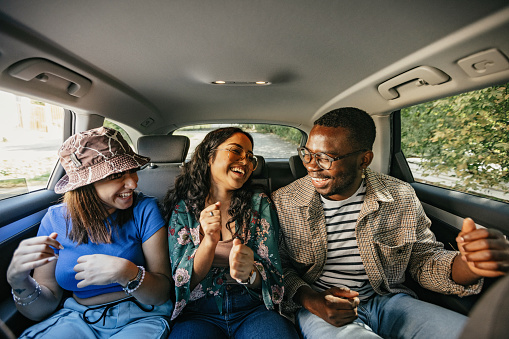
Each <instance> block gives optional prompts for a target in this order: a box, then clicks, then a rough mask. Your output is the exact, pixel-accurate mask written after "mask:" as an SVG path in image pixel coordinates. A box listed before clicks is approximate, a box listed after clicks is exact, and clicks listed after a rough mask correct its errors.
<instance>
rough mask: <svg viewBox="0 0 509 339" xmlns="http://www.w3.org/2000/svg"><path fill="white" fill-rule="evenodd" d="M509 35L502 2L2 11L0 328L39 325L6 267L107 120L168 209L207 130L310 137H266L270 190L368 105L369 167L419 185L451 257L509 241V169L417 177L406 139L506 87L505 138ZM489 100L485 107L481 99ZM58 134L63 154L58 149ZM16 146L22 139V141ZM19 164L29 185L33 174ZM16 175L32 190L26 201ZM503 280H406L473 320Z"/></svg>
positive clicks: (137, 5)
mask: <svg viewBox="0 0 509 339" xmlns="http://www.w3.org/2000/svg"><path fill="white" fill-rule="evenodd" d="M508 37H509V5H508V3H507V1H503V0H487V1H482V2H481V1H472V0H450V1H436V0H431V1H430V0H427V1H412V2H408V1H400V0H396V1H389V2H387V1H385V2H382V1H362V2H361V1H350V0H347V1H345V0H341V1H302V0H292V1H289V0H280V1H269V0H262V1H244V0H240V1H232V0H219V1H213V2H206V1H196V0H187V1H180V0H177V1H160V0H148V1H131V0H129V1H120V0H111V1H98V0H89V1H68V2H62V1H56V0H48V1H34V0H27V1H12V0H3V1H1V2H0V91H2V94H1V95H0V103H1V104H0V116H1V117H2V121H4V126H3V127H0V134H1V135H0V141H1V140H3V142H0V163H1V168H0V251H1V253H2V256H1V259H0V269H1V271H2V274H1V275H0V319H1V320H2V322H3V323H4V324H5V325H6V327H7V329H8V331H12V333H13V334H14V335H15V336H18V335H19V334H20V333H21V332H22V331H23V329H25V328H27V327H28V326H29V325H31V324H32V323H33V322H32V321H30V320H28V319H27V318H25V317H23V316H22V315H21V314H20V313H19V312H17V311H16V308H15V306H14V303H13V300H12V295H11V288H10V286H9V284H8V283H7V281H6V277H5V276H6V274H5V272H6V271H7V267H8V265H9V263H10V260H11V258H12V253H13V252H14V250H15V249H16V247H17V246H18V244H19V242H20V241H21V240H23V239H26V238H28V237H32V236H35V235H36V233H37V229H38V225H39V223H40V220H41V219H42V217H43V216H44V214H45V212H46V211H47V209H48V207H49V206H51V205H53V204H56V203H58V202H59V199H60V198H61V196H60V195H59V194H56V193H55V192H54V187H55V184H56V182H57V181H58V180H59V179H60V178H61V177H62V176H63V175H64V170H63V169H62V167H61V166H60V165H59V164H58V156H57V150H58V147H59V145H60V144H61V143H62V142H63V140H65V139H66V138H67V137H69V136H70V135H72V134H74V133H76V132H80V131H85V130H88V129H91V128H95V127H99V126H103V125H106V124H110V125H112V126H115V128H118V129H119V130H122V133H125V135H126V136H127V137H128V139H129V141H130V142H131V144H132V147H133V148H134V149H135V151H136V152H138V153H139V154H142V155H145V156H149V157H150V158H151V162H150V163H149V164H148V165H147V166H146V167H145V168H143V169H142V170H140V171H139V172H138V176H139V183H138V189H139V190H140V191H142V192H144V193H145V194H148V195H153V196H155V197H157V198H158V199H159V201H160V202H161V201H162V199H163V198H164V196H165V194H166V191H167V190H168V189H169V188H171V187H172V186H173V181H174V178H175V177H176V176H177V175H178V174H179V173H180V170H181V167H182V164H183V163H185V162H186V161H188V160H189V157H190V155H191V154H192V151H193V149H194V146H195V144H196V142H199V140H198V141H196V140H195V139H193V138H194V137H193V136H194V135H198V134H199V133H198V132H196V133H195V129H194V128H196V129H197V128H198V127H197V126H208V128H209V129H213V128H215V127H217V126H223V125H240V126H242V127H243V128H246V126H252V129H253V130H258V129H259V127H258V126H262V125H265V124H268V125H270V126H278V127H279V126H281V127H284V128H290V129H292V130H294V131H296V133H297V135H298V141H297V142H296V144H292V145H291V147H290V149H291V151H288V152H287V151H284V149H285V148H283V146H282V145H283V144H281V145H279V144H275V143H272V141H271V142H269V143H268V144H267V145H266V144H263V143H258V141H257V140H258V139H256V138H255V143H254V154H255V155H256V156H257V158H258V164H259V165H258V167H257V169H256V171H255V172H254V173H253V174H252V176H253V179H254V181H255V182H256V183H259V184H262V185H264V186H265V188H266V189H267V190H268V192H269V193H270V192H274V191H275V190H277V189H278V188H280V187H283V186H285V185H287V184H289V183H291V182H292V181H294V180H295V179H298V178H301V177H303V176H305V175H306V174H307V172H306V169H305V168H304V166H303V164H302V161H301V160H300V158H299V156H298V155H297V150H296V149H297V147H298V146H303V145H305V143H306V140H307V134H308V133H309V131H310V130H311V128H312V127H313V122H314V121H315V120H316V119H317V118H319V117H321V116H322V115H323V114H325V113H327V112H329V111H330V110H332V109H336V108H340V107H357V108H360V109H363V110H365V111H366V112H368V113H369V114H370V115H371V116H372V117H373V119H374V121H375V124H376V128H377V137H376V140H375V144H374V148H373V152H374V154H375V156H374V160H373V163H372V164H371V166H370V168H371V169H373V170H374V171H378V172H381V173H385V174H389V175H391V176H394V177H396V178H398V179H401V180H403V181H405V182H408V183H410V184H411V185H412V187H413V188H414V189H415V191H416V193H417V196H418V198H419V199H420V201H421V203H422V205H423V207H424V210H425V212H426V214H427V216H428V217H429V218H430V219H431V221H432V231H433V232H434V233H435V235H436V237H437V239H438V240H440V241H441V242H443V243H444V245H445V247H446V248H448V249H455V246H456V245H455V244H456V241H455V238H456V236H457V234H458V232H459V231H460V229H461V225H462V220H463V218H465V217H471V218H473V219H474V221H475V222H476V224H477V225H478V226H479V227H488V228H495V229H497V230H500V231H501V232H503V233H504V234H505V235H509V189H508V187H509V186H508V185H509V174H507V173H508V171H509V170H508V168H509V167H508V166H509V165H508V164H507V162H506V163H501V162H500V163H498V164H497V166H493V168H494V170H493V171H495V169H496V170H499V169H500V171H501V173H503V176H499V177H498V178H495V179H493V180H492V181H490V183H491V186H489V187H487V186H485V187H484V188H483V189H479V190H473V191H468V190H465V189H459V188H458V185H457V184H454V185H452V186H449V187H446V186H444V185H443V184H434V182H433V180H432V179H431V177H426V176H424V177H422V176H421V175H420V174H418V173H417V172H416V171H415V168H414V167H413V164H414V163H415V160H414V158H415V157H414V156H410V153H409V151H407V149H406V148H405V147H406V145H407V142H406V141H405V140H407V139H405V138H407V137H408V135H409V134H410V135H411V134H415V135H417V134H418V131H419V130H420V129H421V128H425V125H426V124H427V122H426V123H425V122H424V120H422V122H421V123H417V124H416V125H415V126H414V127H413V129H410V130H404V128H402V126H405V122H406V120H405V117H406V116H407V115H406V114H407V113H406V112H412V108H413V107H417V106H418V105H425V104H428V103H432V102H436V100H442V99H445V98H451V97H452V98H460V96H461V95H464V94H465V93H471V92H473V91H482V90H485V89H488V88H497V89H498V90H505V92H504V93H506V94H504V95H505V96H504V95H502V96H501V97H497V99H496V100H495V99H494V100H495V101H496V103H497V104H500V105H505V107H506V111H505V112H506V113H505V114H506V115H505V120H504V119H501V120H500V121H499V125H500V124H501V125H502V127H503V128H505V131H506V132H505V133H506V134H507V128H508V127H507V126H508V124H509V106H508V104H507V102H509V95H508V94H507V93H508V92H507V89H506V87H507V86H506V85H505V84H508V83H509V38H508ZM504 86H505V87H504ZM476 93H477V92H476ZM479 93H484V92H479ZM475 95H477V97H476V98H477V102H479V101H480V100H481V99H482V98H481V99H479V95H481V94H475ZM4 97H5V98H12V103H13V104H12V105H11V104H7V103H6V102H7V101H2V100H3V98H4ZM22 98H28V99H22ZM6 100H7V99H6ZM9 100H11V99H9ZM455 100H457V101H458V100H459V99H455ZM9 102H11V101H9ZM26 102H30V103H31V104H36V105H38V107H43V106H44V105H45V104H47V105H48V106H47V107H49V105H51V106H52V107H53V106H55V107H58V108H59V109H60V110H61V111H59V112H61V113H58V114H60V115H58V114H57V113H55V112H56V111H53V109H52V110H51V112H50V110H49V108H48V110H47V111H44V112H46V113H30V114H32V115H30V116H27V115H22V114H21V113H19V114H18V113H16V114H18V115H16V117H15V118H13V116H14V113H12V112H14V110H13V107H23V106H24V105H25V103H26ZM471 102H474V101H471ZM462 105H463V104H462ZM44 107H46V106H44ZM419 107H421V106H419ZM427 107H428V106H427ZM483 109H485V108H483ZM16 112H17V111H16ZM40 112H43V109H42V108H41V109H40ZM465 112H466V113H462V112H459V111H457V110H450V111H449V112H448V116H449V117H450V118H451V119H452V120H454V121H460V122H461V121H463V119H468V118H469V117H468V114H469V113H468V112H471V110H468V109H467V108H465ZM460 113H461V114H460ZM23 114H24V113H23ZM36 114H39V115H38V116H45V117H52V118H54V117H55V116H57V115H58V116H59V117H60V118H59V119H60V120H59V121H61V122H59V123H58V124H57V123H54V124H49V123H48V122H45V124H47V126H46V125H44V126H42V123H41V122H40V121H41V119H40V118H34V117H36ZM37 119H39V120H37ZM48 119H49V118H48ZM423 119H424V118H423ZM47 121H49V120H47ZM11 122H13V124H12V125H11ZM21 122H23V126H24V127H23V128H25V129H27V130H30V129H31V130H35V129H37V132H38V133H39V134H37V135H39V136H40V139H30V138H23V137H22V136H24V135H25V134H22V133H21V132H17V131H18V130H17V129H15V128H19V126H21ZM13 126H14V127H15V128H14V127H13ZM437 128H438V130H440V128H441V127H440V126H438V127H437ZM274 130H276V128H274ZM444 130H445V128H444V129H442V130H441V131H442V132H444ZM181 131H183V132H181ZM49 132H52V133H54V134H53V135H54V136H55V140H56V142H55V143H54V146H47V145H46V143H45V142H46V141H47V140H49V138H50V137H46V134H44V133H49ZM23 133H24V132H23ZM186 133H187V134H186ZM274 133H276V132H274ZM444 133H445V132H444ZM458 134H467V136H468V133H467V132H458ZM27 135H28V134H27ZM48 135H49V134H48ZM52 138H53V137H52ZM430 138H431V137H430ZM15 139H16V140H18V139H19V140H20V141H19V143H18V144H15V145H11V144H10V143H9V142H10V141H11V140H15ZM52 140H53V139H52ZM271 140H272V139H271ZM402 140H403V141H402ZM498 141H499V143H500V144H503V145H502V146H503V147H505V151H500V152H498V151H497V152H498V153H497V154H498V155H499V156H500V158H499V159H505V158H508V157H507V152H508V151H509V146H507V145H509V143H506V142H507V141H504V140H498ZM257 145H263V147H262V146H258V148H257ZM504 145H505V146H504ZM502 146H500V147H502ZM438 147H441V149H442V150H449V149H451V148H454V146H450V145H448V144H447V143H443V144H441V145H439V146H438ZM503 147H502V148H501V149H503ZM274 150H279V151H280V153H282V155H274V154H275V153H272V151H274ZM22 151H27V152H26V153H22ZM28 151H30V152H28ZM42 152H48V154H49V155H48V157H49V158H50V165H49V169H48V170H47V173H46V174H44V173H42V172H41V173H36V172H37V171H38V170H39V167H38V166H39V160H38V159H39V158H38V157H39V155H40V154H42ZM430 152H431V151H429V152H428V153H430ZM472 152H473V151H472ZM504 152H505V153H504ZM424 153H426V152H424ZM474 153H475V152H474ZM14 155H16V157H14ZM18 155H19V158H20V161H21V162H20V164H23V168H25V167H26V172H27V173H28V174H25V175H24V174H19V173H21V172H19V171H20V170H21V167H22V165H18V164H17V163H15V162H14V160H13V159H15V158H16V159H18ZM478 155H479V158H482V157H484V156H485V154H478ZM51 157H52V158H51ZM419 161H420V160H419ZM492 162H493V163H495V161H492ZM11 163H12V166H11ZM454 168H459V167H454ZM451 171H452V172H454V170H451ZM18 172H19V173H18ZM32 172H33V173H32ZM14 173H16V174H14ZM39 174H41V175H42V174H44V175H45V177H44V178H45V180H44V183H43V184H42V185H41V186H39V187H37V188H32V187H31V186H30V184H27V183H26V180H28V177H29V176H35V175H39ZM437 176H438V175H437ZM452 176H453V177H457V176H459V175H458V174H457V172H456V175H454V174H453V175H452ZM14 179H16V180H18V179H19V180H18V181H17V182H21V183H22V184H16V185H18V186H16V187H17V188H16V189H17V190H14V188H13V185H12V180H14ZM437 180H438V179H437ZM2 183H5V184H4V185H2ZM8 184H9V185H10V186H9V185H8ZM495 186H496V187H495ZM500 187H501V188H500ZM495 188H496V189H495ZM495 190H496V192H497V193H496V195H495V194H494V193H493V192H495ZM4 192H7V193H5V195H4ZM9 192H11V193H9ZM12 192H15V193H12ZM479 192H481V193H479ZM495 281H496V279H486V282H485V286H484V288H483V292H482V293H481V294H480V295H476V296H471V297H463V298H460V297H456V296H446V295H442V294H439V293H435V292H431V291H427V290H424V289H423V288H421V287H420V286H419V285H418V284H417V283H415V282H414V281H412V279H411V278H410V277H408V279H407V281H406V283H407V284H408V285H409V286H411V288H412V289H413V290H414V291H416V292H417V293H418V295H419V297H420V298H422V299H423V300H427V301H430V302H433V303H436V304H438V305H441V306H444V307H447V308H450V309H453V310H455V311H458V312H460V313H463V314H469V312H470V310H471V309H472V307H473V306H474V305H475V303H476V302H477V301H478V300H479V298H481V297H482V294H483V293H485V291H486V290H488V289H489V287H490V286H491V284H493V283H494V282H495Z"/></svg>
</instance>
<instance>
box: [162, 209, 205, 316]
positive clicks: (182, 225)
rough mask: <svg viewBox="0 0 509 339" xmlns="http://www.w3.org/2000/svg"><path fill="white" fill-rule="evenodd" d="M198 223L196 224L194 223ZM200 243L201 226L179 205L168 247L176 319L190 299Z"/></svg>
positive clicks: (169, 235) (170, 231)
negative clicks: (195, 256) (196, 254)
mask: <svg viewBox="0 0 509 339" xmlns="http://www.w3.org/2000/svg"><path fill="white" fill-rule="evenodd" d="M181 203H182V204H183V202H181ZM194 224H196V225H194ZM198 244H199V228H198V225H197V223H194V222H193V219H192V217H191V215H190V214H189V213H186V212H185V206H179V205H177V206H176V207H175V210H174V211H173V214H172V216H171V218H170V223H169V227H168V247H169V253H170V261H171V271H172V276H173V280H174V281H175V299H176V301H175V309H174V311H173V316H172V319H174V318H175V317H176V316H177V315H178V314H179V313H180V312H181V311H182V309H183V308H184V307H185V306H186V305H187V302H188V301H189V298H190V294H191V292H192V291H191V290H190V284H191V275H192V272H193V265H194V255H195V253H196V250H197V249H198Z"/></svg>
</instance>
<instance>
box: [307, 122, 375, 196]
mask: <svg viewBox="0 0 509 339" xmlns="http://www.w3.org/2000/svg"><path fill="white" fill-rule="evenodd" d="M349 134H350V133H349V132H348V130H346V129H345V128H342V127H325V126H320V125H315V126H314V127H313V129H312V130H311V132H310V134H309V139H308V142H307V143H306V148H307V149H308V150H309V151H311V152H313V153H318V152H323V153H326V154H327V155H330V156H331V157H338V156H341V155H344V154H348V153H352V152H355V151H358V149H353V148H352V145H351V143H349V142H348V138H349ZM372 158H373V153H372V152H371V151H366V152H359V153H356V154H352V156H349V157H346V158H344V159H340V160H337V161H334V162H333V163H332V166H331V167H330V168H329V169H328V170H324V169H322V168H320V167H319V166H318V165H317V164H316V161H315V160H314V159H312V160H311V161H310V162H309V163H307V164H304V166H305V167H306V169H307V171H308V174H309V176H310V177H311V179H312V182H313V186H314V187H315V188H316V190H317V191H318V193H320V194H321V195H323V196H324V197H326V198H327V199H331V200H344V199H347V198H349V197H350V196H352V195H353V194H354V193H355V191H357V189H358V188H359V186H360V184H361V182H362V171H363V169H366V167H367V166H368V165H369V164H370V163H371V160H372Z"/></svg>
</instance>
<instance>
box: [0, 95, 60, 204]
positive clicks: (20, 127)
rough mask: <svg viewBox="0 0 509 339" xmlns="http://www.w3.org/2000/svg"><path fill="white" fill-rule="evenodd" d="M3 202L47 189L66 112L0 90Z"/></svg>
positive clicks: (1, 192)
mask: <svg viewBox="0 0 509 339" xmlns="http://www.w3.org/2000/svg"><path fill="white" fill-rule="evenodd" d="M0 116H1V117H2V123H1V124H0V200H2V199H6V198H9V197H13V196H16V195H20V194H23V193H28V192H32V191H35V190H39V189H45V188H46V187H47V185H48V181H49V178H50V175H51V173H52V172H53V170H54V168H55V166H56V164H57V163H58V153H57V151H58V148H59V147H60V145H62V142H63V135H64V132H63V129H64V109H63V108H61V107H58V106H54V105H51V104H47V103H44V102H41V101H38V100H33V99H30V98H26V97H21V96H17V95H14V94H11V93H7V92H2V91H0Z"/></svg>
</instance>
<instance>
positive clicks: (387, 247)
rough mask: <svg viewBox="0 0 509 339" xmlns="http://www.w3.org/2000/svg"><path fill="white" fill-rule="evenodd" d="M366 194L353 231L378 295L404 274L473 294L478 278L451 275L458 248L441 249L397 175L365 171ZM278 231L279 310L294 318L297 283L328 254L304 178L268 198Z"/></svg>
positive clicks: (317, 271) (316, 201)
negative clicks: (465, 281) (468, 280)
mask: <svg viewBox="0 0 509 339" xmlns="http://www.w3.org/2000/svg"><path fill="white" fill-rule="evenodd" d="M365 180H366V197H365V200H364V203H363V205H362V208H361V211H360V214H359V218H358V219H357V225H356V229H355V234H356V238H357V245H358V247H359V252H360V256H361V259H362V262H363V264H364V267H365V270H366V274H367V275H368V278H369V282H370V283H371V286H372V287H373V289H374V290H375V291H376V293H378V294H386V293H398V292H405V293H408V294H410V295H415V294H414V292H412V291H411V290H410V289H409V288H407V287H406V286H404V285H403V282H404V281H405V272H406V271H407V270H408V272H409V273H410V275H411V276H412V277H413V279H415V280H416V281H418V282H419V283H420V284H421V286H423V287H424V288H427V289H429V290H432V291H436V292H440V293H444V294H457V295H460V296H466V295H471V294H475V293H478V292H479V291H480V290H481V287H482V281H481V282H479V283H478V284H475V285H471V286H462V285H458V284H456V283H455V282H454V281H453V280H452V278H451V271H452V262H453V260H454V258H455V257H456V255H457V254H458V252H454V251H448V250H445V249H444V246H443V244H442V243H440V242H438V241H436V239H435V235H434V234H433V233H432V232H431V230H430V229H429V227H430V225H431V221H430V220H429V219H428V217H427V216H426V214H425V213H424V210H423V208H422V205H421V203H420V201H419V199H418V198H417V196H416V195H415V192H414V190H413V188H412V187H411V186H410V185H409V184H407V183H405V182H403V181H401V180H398V179H396V178H393V177H390V176H387V175H384V174H380V173H376V172H373V171H371V170H369V169H368V170H367V171H366V179H365ZM272 198H273V200H274V203H275V205H276V208H277V211H278V215H279V222H280V224H281V228H280V229H281V233H280V239H279V243H280V245H279V252H280V255H281V261H282V264H283V274H284V278H285V296H284V300H283V304H282V306H283V313H285V315H287V316H289V317H290V318H293V317H292V315H293V313H294V312H295V311H296V310H297V309H298V308H299V307H300V305H297V304H296V303H294V302H293V297H294V295H295V293H296V291H297V290H298V289H299V287H301V286H303V285H312V284H313V282H315V281H316V280H317V279H318V278H319V277H320V275H321V274H322V271H323V267H324V265H325V260H326V258H327V230H326V226H325V216H324V213H323V208H322V204H321V201H320V196H319V194H318V193H317V192H316V190H315V188H314V187H313V184H312V183H311V178H310V177H309V176H305V177H304V178H301V179H299V180H296V181H294V182H293V183H291V184H289V185H288V186H286V187H283V188H280V189H279V190H277V191H276V192H274V194H273V196H272Z"/></svg>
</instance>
